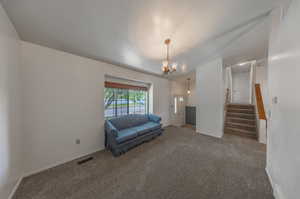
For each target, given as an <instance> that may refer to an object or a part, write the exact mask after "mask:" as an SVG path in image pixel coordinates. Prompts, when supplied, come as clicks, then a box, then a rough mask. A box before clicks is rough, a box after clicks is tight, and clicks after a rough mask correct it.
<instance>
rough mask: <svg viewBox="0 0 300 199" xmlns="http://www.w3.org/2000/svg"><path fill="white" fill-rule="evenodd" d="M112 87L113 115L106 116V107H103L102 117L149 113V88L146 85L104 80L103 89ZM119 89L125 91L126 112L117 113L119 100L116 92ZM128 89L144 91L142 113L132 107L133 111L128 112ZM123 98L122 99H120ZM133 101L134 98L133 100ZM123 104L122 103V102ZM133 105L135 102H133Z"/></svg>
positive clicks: (109, 117)
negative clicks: (143, 108)
mask: <svg viewBox="0 0 300 199" xmlns="http://www.w3.org/2000/svg"><path fill="white" fill-rule="evenodd" d="M108 88H109V89H113V98H114V99H113V103H114V106H113V116H106V115H105V112H106V110H107V109H106V108H105V107H104V118H105V119H111V118H115V117H119V116H123V115H129V114H149V101H150V100H149V89H148V87H144V86H136V85H128V84H121V83H115V82H108V81H105V86H104V89H108ZM120 90H122V92H126V102H127V103H126V107H127V108H126V110H127V111H126V114H122V113H121V114H118V101H119V100H120V99H119V97H118V93H117V92H119V91H120ZM130 91H138V92H140V91H143V92H145V94H144V97H145V98H146V99H145V103H146V104H145V105H144V107H145V110H144V113H136V112H135V109H136V108H134V113H130ZM105 98H106V96H105V95H104V103H105ZM121 100H123V99H121ZM134 101H135V100H134ZM122 104H123V103H122ZM134 107H136V106H135V104H134ZM137 107H138V106H137Z"/></svg>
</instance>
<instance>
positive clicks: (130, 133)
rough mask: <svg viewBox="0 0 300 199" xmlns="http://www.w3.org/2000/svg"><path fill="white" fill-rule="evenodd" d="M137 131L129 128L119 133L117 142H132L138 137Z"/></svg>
mask: <svg viewBox="0 0 300 199" xmlns="http://www.w3.org/2000/svg"><path fill="white" fill-rule="evenodd" d="M137 136H138V134H137V130H136V128H135V127H133V128H128V129H123V130H121V131H119V132H118V136H117V138H116V141H117V143H118V144H120V143H122V142H126V141H128V140H131V139H133V138H135V137H137Z"/></svg>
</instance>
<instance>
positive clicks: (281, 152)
mask: <svg viewBox="0 0 300 199" xmlns="http://www.w3.org/2000/svg"><path fill="white" fill-rule="evenodd" d="M299 10H300V1H299V0H293V1H291V4H290V6H289V8H288V10H285V12H284V15H285V16H284V17H283V18H282V21H281V22H280V23H278V22H279V20H280V15H281V13H280V12H279V11H278V10H275V11H273V13H272V17H273V23H272V24H273V25H272V34H271V37H270V44H269V66H268V67H269V71H268V73H269V76H268V79H269V83H268V85H269V94H270V95H269V96H270V98H271V99H272V103H271V104H270V108H271V117H270V123H269V127H270V128H269V133H268V143H267V171H268V173H269V176H270V179H271V181H272V185H273V189H274V192H275V195H276V198H277V199H298V198H299V196H300V189H299V186H300V171H299V168H300V155H299V152H300V133H299V132H300V122H299V114H300V92H299V85H300V78H299V77H300V37H299V35H300V26H299V22H300V12H299ZM275 97H277V103H276V100H275Z"/></svg>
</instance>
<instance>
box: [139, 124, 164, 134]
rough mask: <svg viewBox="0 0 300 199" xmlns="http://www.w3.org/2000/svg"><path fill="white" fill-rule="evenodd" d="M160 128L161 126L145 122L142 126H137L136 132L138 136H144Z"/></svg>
mask: <svg viewBox="0 0 300 199" xmlns="http://www.w3.org/2000/svg"><path fill="white" fill-rule="evenodd" d="M160 128H161V124H158V123H155V122H147V123H145V124H143V125H140V126H137V127H136V130H137V133H138V135H144V134H146V133H148V132H150V131H154V130H157V129H160Z"/></svg>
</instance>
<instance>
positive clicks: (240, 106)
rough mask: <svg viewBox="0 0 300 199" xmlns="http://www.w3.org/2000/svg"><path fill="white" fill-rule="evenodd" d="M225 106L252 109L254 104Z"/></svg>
mask: <svg viewBox="0 0 300 199" xmlns="http://www.w3.org/2000/svg"><path fill="white" fill-rule="evenodd" d="M227 108H228V109H230V108H233V109H250V110H254V106H253V105H251V104H228V105H227Z"/></svg>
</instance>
